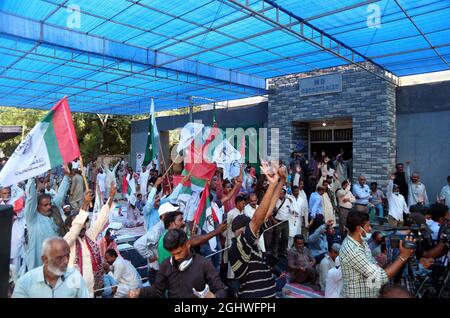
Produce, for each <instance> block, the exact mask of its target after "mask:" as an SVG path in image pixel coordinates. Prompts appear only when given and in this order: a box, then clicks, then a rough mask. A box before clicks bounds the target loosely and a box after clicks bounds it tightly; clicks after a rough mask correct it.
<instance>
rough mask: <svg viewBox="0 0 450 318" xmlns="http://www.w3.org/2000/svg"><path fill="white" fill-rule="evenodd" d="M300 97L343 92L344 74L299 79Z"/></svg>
mask: <svg viewBox="0 0 450 318" xmlns="http://www.w3.org/2000/svg"><path fill="white" fill-rule="evenodd" d="M298 82H299V91H300V96H311V95H320V94H329V93H337V92H342V74H341V73H336V74H327V75H320V76H313V77H306V78H301V79H299V81H298Z"/></svg>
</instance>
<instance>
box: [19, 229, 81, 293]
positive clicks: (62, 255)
mask: <svg viewBox="0 0 450 318" xmlns="http://www.w3.org/2000/svg"><path fill="white" fill-rule="evenodd" d="M69 256H70V248H69V244H67V242H66V241H65V240H64V239H63V238H62V237H51V238H47V239H46V240H45V241H44V243H43V244H42V262H43V264H44V265H43V266H39V267H37V268H35V269H33V270H32V271H29V272H28V273H26V274H25V275H23V276H22V277H21V278H20V279H19V280H18V281H17V283H16V286H15V288H14V292H13V294H12V297H13V298H89V291H88V289H87V286H86V283H85V281H84V279H83V277H82V276H81V274H80V272H79V271H78V270H76V269H74V268H67V265H68V264H69Z"/></svg>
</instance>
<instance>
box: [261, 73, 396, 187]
mask: <svg viewBox="0 0 450 318" xmlns="http://www.w3.org/2000/svg"><path fill="white" fill-rule="evenodd" d="M333 73H340V74H342V91H340V92H334V93H325V94H317V95H312V96H300V91H299V80H300V79H301V78H305V77H311V76H318V75H324V74H333ZM319 78H320V77H319ZM269 91H270V94H269V99H268V103H269V105H268V128H269V129H270V128H278V129H279V135H280V136H282V137H281V140H280V144H279V156H280V158H281V159H282V160H283V161H285V162H289V160H290V158H289V155H290V153H291V152H292V151H293V150H295V149H296V144H297V143H298V142H299V140H300V141H301V142H302V143H303V144H305V145H306V146H305V149H304V150H303V152H304V153H306V154H308V153H311V143H310V140H309V137H308V133H309V131H310V128H311V127H312V126H317V122H318V121H319V122H323V123H325V124H326V123H327V122H333V123H335V124H337V126H336V127H339V123H347V124H350V125H351V128H352V133H353V136H352V140H351V142H352V149H353V150H352V155H351V157H352V160H353V176H354V177H357V175H360V174H364V175H365V176H366V178H367V180H368V181H376V182H378V183H379V184H380V185H382V186H383V187H384V185H385V184H386V183H387V176H388V173H389V172H390V171H392V170H393V169H394V167H395V160H396V112H395V96H396V88H395V85H394V84H392V83H391V82H389V81H387V80H384V79H382V78H380V77H377V76H376V75H374V74H372V73H370V72H367V71H365V70H362V69H360V68H357V67H355V66H348V67H339V68H331V69H327V70H320V73H315V72H311V73H302V74H295V75H289V76H284V77H277V78H273V79H270V80H269ZM324 128H325V127H324ZM326 128H328V127H326ZM270 141H271V140H270ZM269 149H270V150H269V152H270V151H271V150H272V149H273V150H272V151H273V153H272V154H271V155H276V151H277V150H276V147H272V144H271V143H269ZM330 155H336V153H334V154H333V153H331V154H330Z"/></svg>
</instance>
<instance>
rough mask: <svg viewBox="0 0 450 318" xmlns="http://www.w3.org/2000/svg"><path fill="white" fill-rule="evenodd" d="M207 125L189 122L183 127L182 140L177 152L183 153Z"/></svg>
mask: <svg viewBox="0 0 450 318" xmlns="http://www.w3.org/2000/svg"><path fill="white" fill-rule="evenodd" d="M204 127H205V125H203V124H200V123H187V124H186V125H184V127H183V128H182V129H181V132H180V141H179V143H178V146H177V152H178V153H181V152H182V151H183V150H184V149H186V148H187V147H189V146H190V145H191V143H192V141H193V140H194V138H195V136H197V135H198V134H201V133H202V131H203V128H204Z"/></svg>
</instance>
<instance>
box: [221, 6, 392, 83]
mask: <svg viewBox="0 0 450 318" xmlns="http://www.w3.org/2000/svg"><path fill="white" fill-rule="evenodd" d="M226 1H228V2H230V3H232V4H233V5H235V6H237V7H239V8H241V9H244V10H247V11H248V12H250V13H251V14H252V15H254V16H255V17H257V18H259V19H260V20H262V21H266V22H268V23H271V24H273V25H276V26H279V27H281V28H282V29H283V31H285V32H288V33H291V34H294V35H295V36H297V37H299V38H300V39H302V40H305V41H307V42H308V43H310V44H312V45H314V46H316V47H318V48H320V49H322V50H324V51H326V52H328V53H331V54H333V55H335V56H336V57H338V58H340V59H342V60H344V61H346V62H348V63H350V64H352V65H355V66H357V67H359V68H361V69H363V70H365V71H367V72H369V73H372V74H374V75H375V76H377V77H379V78H381V79H383V80H385V81H388V82H390V83H391V84H394V85H398V81H397V80H393V78H394V77H393V75H390V72H389V71H387V70H385V69H384V68H383V67H382V66H380V65H378V64H377V63H375V62H373V61H372V60H370V59H369V58H367V57H366V56H364V55H362V54H360V53H359V52H356V51H355V50H353V49H352V48H350V47H348V46H347V45H345V44H343V43H341V42H340V41H338V40H336V39H334V38H333V37H332V36H330V35H329V34H327V33H325V32H323V31H322V30H320V29H318V28H316V27H314V26H312V25H311V24H309V23H308V22H306V21H305V20H304V19H302V18H300V17H298V16H296V15H295V14H293V13H292V12H290V11H288V10H286V9H284V8H282V7H280V6H279V5H278V4H276V3H275V2H273V1H270V0H261V1H262V2H263V3H266V4H268V5H271V6H272V7H274V8H276V9H278V10H279V11H281V12H283V13H285V14H286V15H288V16H289V17H291V18H293V19H295V20H297V21H299V22H300V25H301V26H302V25H304V26H308V27H309V28H311V30H314V32H317V33H319V34H323V36H324V37H325V38H327V39H329V41H330V43H331V42H334V43H336V44H337V47H338V48H339V52H335V51H334V50H333V49H332V48H331V45H330V47H326V46H324V45H321V44H320V43H319V42H317V41H315V40H314V39H313V38H309V37H308V36H306V35H305V34H304V32H298V31H295V30H293V29H291V28H287V27H286V26H285V25H283V24H281V23H280V22H277V21H275V20H273V19H271V18H269V17H267V16H265V15H264V14H261V13H259V12H257V11H255V10H253V9H252V8H250V7H248V6H246V5H244V4H241V3H239V2H238V1H236V0H226ZM302 29H303V28H302V27H301V28H300V31H302ZM340 47H343V48H345V49H346V51H349V52H351V53H352V57H353V56H355V55H356V56H359V57H361V58H362V59H363V60H364V62H368V63H370V64H371V65H373V66H376V67H378V69H380V70H381V71H383V73H384V74H382V75H381V74H378V73H377V72H376V71H374V70H371V69H370V68H368V67H366V66H364V65H363V64H362V63H361V62H355V61H354V59H349V58H347V57H345V56H344V55H342V54H340V51H341V49H340Z"/></svg>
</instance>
